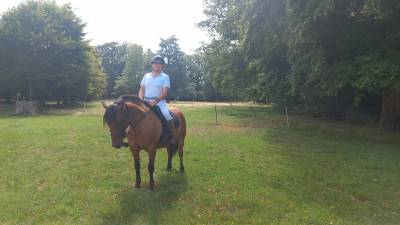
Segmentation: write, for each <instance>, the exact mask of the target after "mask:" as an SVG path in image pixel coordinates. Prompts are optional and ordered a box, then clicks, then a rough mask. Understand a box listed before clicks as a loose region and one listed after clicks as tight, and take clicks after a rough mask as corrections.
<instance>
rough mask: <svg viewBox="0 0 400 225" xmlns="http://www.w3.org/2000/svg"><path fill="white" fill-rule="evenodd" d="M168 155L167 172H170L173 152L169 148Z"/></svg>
mask: <svg viewBox="0 0 400 225" xmlns="http://www.w3.org/2000/svg"><path fill="white" fill-rule="evenodd" d="M167 153H168V163H167V171H170V170H171V169H172V152H171V148H170V147H167Z"/></svg>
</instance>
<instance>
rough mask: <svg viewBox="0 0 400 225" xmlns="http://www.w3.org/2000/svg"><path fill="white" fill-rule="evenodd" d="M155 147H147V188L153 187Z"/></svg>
mask: <svg viewBox="0 0 400 225" xmlns="http://www.w3.org/2000/svg"><path fill="white" fill-rule="evenodd" d="M156 151H157V150H156V148H152V149H149V164H148V166H147V168H148V170H149V175H150V181H149V188H150V189H154V178H153V174H154V161H155V159H156Z"/></svg>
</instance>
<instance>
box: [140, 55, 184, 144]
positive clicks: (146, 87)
mask: <svg viewBox="0 0 400 225" xmlns="http://www.w3.org/2000/svg"><path fill="white" fill-rule="evenodd" d="M164 64H165V61H164V58H163V57H161V56H160V55H156V56H154V57H153V58H152V60H151V65H152V72H150V73H147V74H145V75H144V77H143V79H142V82H141V83H140V90H139V98H141V99H142V100H144V101H146V102H148V103H149V104H150V105H151V106H153V107H154V106H156V107H158V109H159V111H161V114H162V116H163V117H161V118H160V119H161V122H162V123H163V127H164V130H165V132H166V133H167V136H168V139H169V141H170V142H171V148H172V149H173V151H175V150H176V148H177V144H176V134H175V133H174V131H175V130H176V129H174V127H175V124H174V121H173V118H172V116H171V114H170V112H169V110H168V106H167V102H166V100H165V98H166V97H167V96H168V90H169V88H170V87H171V83H170V79H169V76H168V75H167V74H165V73H164V72H163V68H164ZM158 109H157V108H156V109H155V110H158Z"/></svg>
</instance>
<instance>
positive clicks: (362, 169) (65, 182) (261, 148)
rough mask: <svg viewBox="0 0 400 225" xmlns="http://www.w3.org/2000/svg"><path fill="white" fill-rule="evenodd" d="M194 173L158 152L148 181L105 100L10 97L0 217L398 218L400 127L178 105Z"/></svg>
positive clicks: (1, 158) (1, 120)
mask: <svg viewBox="0 0 400 225" xmlns="http://www.w3.org/2000/svg"><path fill="white" fill-rule="evenodd" d="M178 106H179V107H181V109H182V110H183V111H184V112H185V114H186V117H187V122H188V136H187V140H186V148H185V169H186V172H185V173H184V174H181V173H179V172H178V170H179V169H178V163H177V162H178V160H177V159H178V157H176V158H175V161H174V162H175V163H174V165H173V167H174V169H173V171H172V172H166V171H165V167H166V152H165V151H160V152H159V153H158V155H157V161H156V173H155V178H156V188H155V190H154V191H149V190H148V189H147V181H148V176H147V169H146V168H147V160H146V158H147V157H146V156H147V155H146V153H144V152H143V153H142V162H143V163H142V180H143V185H142V188H141V189H134V188H133V183H134V169H133V162H132V158H131V155H130V152H129V151H128V150H127V149H123V150H116V149H113V148H111V142H110V138H109V134H108V131H107V129H105V128H103V125H102V118H101V116H102V108H101V105H100V104H99V103H98V102H94V103H91V104H90V105H89V107H88V108H87V109H81V108H75V109H63V110H50V111H47V112H46V113H45V114H44V115H41V116H35V117H30V118H28V117H16V116H12V115H11V114H12V107H10V106H7V105H4V104H3V105H0V224H104V225H106V224H175V225H176V224H183V225H184V224H346V225H348V224H362V225H368V224H371V225H380V224H400V135H398V134H391V133H383V132H379V131H376V130H375V129H373V128H365V127H364V128H362V127H357V126H351V125H345V124H341V123H332V122H324V121H317V120H313V119H307V118H302V117H291V118H290V120H291V127H290V128H287V127H286V123H285V118H284V117H283V116H282V115H281V114H280V112H279V111H277V110H276V109H273V108H272V107H268V106H251V105H246V104H244V105H234V106H229V105H221V106H219V107H218V111H219V124H218V125H215V121H214V120H215V117H214V107H213V105H212V104H188V103H187V104H178Z"/></svg>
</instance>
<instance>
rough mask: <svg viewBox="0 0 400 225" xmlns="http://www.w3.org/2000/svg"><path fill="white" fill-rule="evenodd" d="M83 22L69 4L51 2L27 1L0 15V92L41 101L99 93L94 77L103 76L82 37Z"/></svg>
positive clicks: (75, 98)
mask: <svg viewBox="0 0 400 225" xmlns="http://www.w3.org/2000/svg"><path fill="white" fill-rule="evenodd" d="M84 26H85V25H84V24H83V23H82V21H81V20H80V18H79V17H77V16H76V15H75V14H74V12H73V10H72V9H71V6H70V5H68V4H66V5H62V6H58V5H57V4H56V3H55V2H50V1H28V2H26V3H23V4H20V5H19V6H17V7H15V8H12V9H11V10H9V11H7V12H6V13H4V14H3V15H2V17H1V20H0V58H1V60H0V90H1V91H0V92H2V93H4V95H5V96H8V97H12V96H15V95H16V94H17V93H19V94H20V95H22V96H24V97H25V98H28V99H33V100H39V101H42V102H43V101H46V100H57V101H64V102H71V101H76V100H81V99H86V98H88V97H89V96H99V95H100V94H101V92H102V90H101V87H100V86H101V84H103V82H102V81H98V80H97V79H99V80H102V79H103V76H104V75H103V74H101V73H99V70H96V69H95V68H96V65H95V64H96V63H97V61H96V59H94V57H96V54H95V53H94V52H92V50H91V48H90V47H89V45H88V43H86V42H85V41H83V39H84V36H85V34H84V32H83V28H84ZM92 73H97V74H92ZM90 85H91V88H90V91H89V86H90ZM99 85H100V86H99ZM89 92H90V93H89ZM95 92H97V93H95Z"/></svg>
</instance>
